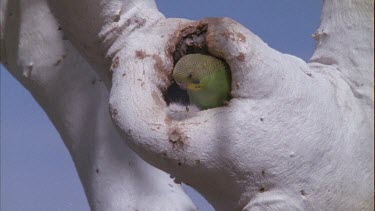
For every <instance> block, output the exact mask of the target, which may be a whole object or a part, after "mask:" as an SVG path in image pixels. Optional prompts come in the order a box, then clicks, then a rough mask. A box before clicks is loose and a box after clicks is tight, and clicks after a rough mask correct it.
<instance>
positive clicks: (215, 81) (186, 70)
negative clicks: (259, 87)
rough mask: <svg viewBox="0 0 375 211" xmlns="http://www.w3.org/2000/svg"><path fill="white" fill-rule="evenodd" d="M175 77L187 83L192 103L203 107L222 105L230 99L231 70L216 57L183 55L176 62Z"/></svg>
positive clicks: (177, 80)
mask: <svg viewBox="0 0 375 211" xmlns="http://www.w3.org/2000/svg"><path fill="white" fill-rule="evenodd" d="M173 78H174V80H175V81H176V82H177V83H179V84H180V85H181V84H184V85H187V87H188V89H187V93H188V95H189V100H190V103H191V104H195V105H196V106H198V107H199V108H201V109H209V108H214V107H218V106H222V105H224V102H225V101H228V100H229V99H230V86H231V77H230V70H229V68H228V66H227V65H226V64H225V63H224V62H223V61H221V60H219V59H217V58H215V57H212V56H207V55H202V54H188V55H186V56H183V57H182V58H181V59H180V60H179V61H178V62H177V64H176V67H175V69H174V71H173Z"/></svg>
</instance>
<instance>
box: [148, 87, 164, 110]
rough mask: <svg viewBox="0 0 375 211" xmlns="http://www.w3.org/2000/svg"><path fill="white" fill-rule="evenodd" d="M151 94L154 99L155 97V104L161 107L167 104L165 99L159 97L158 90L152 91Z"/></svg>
mask: <svg viewBox="0 0 375 211" xmlns="http://www.w3.org/2000/svg"><path fill="white" fill-rule="evenodd" d="M151 96H152V99H154V102H155V104H156V105H157V106H159V107H161V108H162V107H165V106H166V104H165V102H164V100H162V99H161V98H160V97H159V95H158V93H157V92H156V91H152V93H151Z"/></svg>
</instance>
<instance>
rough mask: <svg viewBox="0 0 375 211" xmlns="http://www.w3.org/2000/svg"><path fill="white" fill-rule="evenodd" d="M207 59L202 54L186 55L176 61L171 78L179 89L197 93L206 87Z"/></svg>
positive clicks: (208, 70) (207, 57)
mask: <svg viewBox="0 0 375 211" xmlns="http://www.w3.org/2000/svg"><path fill="white" fill-rule="evenodd" d="M211 58H213V57H209V56H206V55H202V54H188V55H185V56H183V57H182V58H181V59H180V60H178V62H177V64H176V66H175V68H174V70H173V78H174V80H175V81H176V83H177V84H178V85H179V86H180V88H181V89H184V90H189V91H199V90H201V89H202V88H204V87H205V86H206V85H207V82H208V79H209V77H208V76H209V74H210V72H211V69H212V67H210V59H211Z"/></svg>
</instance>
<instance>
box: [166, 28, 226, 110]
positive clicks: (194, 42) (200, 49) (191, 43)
mask: <svg viewBox="0 0 375 211" xmlns="http://www.w3.org/2000/svg"><path fill="white" fill-rule="evenodd" d="M207 28H208V26H207V24H202V25H199V26H197V27H188V28H186V29H184V30H183V31H182V34H181V39H180V40H179V41H178V43H177V45H176V47H175V51H174V53H173V65H176V63H177V62H178V60H179V59H181V58H182V57H183V56H185V55H187V54H197V53H199V54H204V55H209V56H213V55H211V54H209V52H208V48H207V43H206V32H207ZM216 58H218V57H216ZM218 59H220V60H222V61H224V62H225V64H226V65H228V64H227V63H226V61H225V60H223V59H222V58H218ZM228 67H229V65H228ZM172 80H173V79H172ZM164 100H165V102H166V103H167V105H168V106H169V105H170V104H171V103H178V104H182V105H184V106H188V105H189V104H190V103H189V96H188V94H187V92H186V90H183V89H181V88H180V87H179V86H178V85H177V83H176V82H175V81H174V80H173V81H172V84H171V85H170V86H169V87H168V89H167V90H166V91H165V93H164Z"/></svg>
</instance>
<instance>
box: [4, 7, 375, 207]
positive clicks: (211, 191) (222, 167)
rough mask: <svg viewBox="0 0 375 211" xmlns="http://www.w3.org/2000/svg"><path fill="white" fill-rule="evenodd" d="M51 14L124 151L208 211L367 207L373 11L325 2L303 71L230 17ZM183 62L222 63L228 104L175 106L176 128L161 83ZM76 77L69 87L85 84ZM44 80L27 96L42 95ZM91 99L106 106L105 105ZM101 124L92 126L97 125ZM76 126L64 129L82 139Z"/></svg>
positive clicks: (118, 10)
mask: <svg viewBox="0 0 375 211" xmlns="http://www.w3.org/2000/svg"><path fill="white" fill-rule="evenodd" d="M49 6H50V8H51V10H52V11H53V14H54V15H55V16H56V18H57V20H58V21H59V23H60V24H61V26H62V28H63V30H64V33H66V36H67V37H68V38H69V40H70V41H71V42H72V44H73V45H74V46H75V48H76V49H78V51H79V52H80V53H81V54H82V55H84V57H85V59H86V60H87V61H88V62H89V63H90V65H91V66H92V67H93V69H94V70H95V71H96V73H97V75H98V77H100V79H101V80H103V81H104V83H105V84H106V88H107V89H108V90H109V92H110V96H109V106H110V113H111V117H112V120H113V122H114V123H115V125H116V127H118V129H119V131H120V133H121V135H122V137H123V140H125V141H126V143H127V144H128V146H129V147H130V148H132V149H133V150H134V151H135V152H136V153H137V154H138V155H139V156H140V157H142V158H143V159H144V160H146V161H147V162H149V163H150V164H152V165H154V166H156V167H158V168H160V169H162V170H164V171H166V172H168V173H171V174H172V175H173V176H174V177H175V181H176V182H179V181H183V182H186V183H188V184H190V185H191V186H193V187H194V188H196V189H197V190H198V191H199V192H201V193H202V194H203V195H204V197H205V198H206V199H207V200H208V201H210V203H212V204H213V206H214V207H215V208H216V209H217V210H264V209H267V210H280V209H281V210H372V209H373V208H374V202H373V188H372V187H373V180H374V176H373V175H374V171H373V164H374V162H373V155H374V151H373V149H374V144H373V138H374V134H373V127H374V122H373V120H372V117H373V114H374V112H373V106H374V98H373V85H374V84H373V67H374V65H373V48H374V44H373V35H374V32H373V28H372V26H373V22H374V21H373V1H370V0H360V1H358V0H357V1H354V0H343V1H338V0H327V1H325V2H324V8H323V13H322V18H321V26H320V28H319V29H318V31H317V32H316V33H315V34H314V38H315V39H316V40H317V48H316V51H315V53H314V55H313V57H312V58H311V61H310V62H309V63H305V62H304V61H302V60H301V59H299V58H296V57H294V56H290V55H286V54H282V53H280V52H278V51H276V50H274V49H272V48H270V47H268V46H267V45H266V44H265V43H264V42H263V41H262V40H261V39H260V38H258V37H257V36H255V35H254V34H253V33H251V32H250V31H249V30H248V29H246V28H244V27H243V26H241V25H240V24H238V23H236V22H235V21H233V20H231V19H228V18H221V19H217V18H213V19H203V20H200V21H196V22H192V21H188V20H183V19H166V18H165V17H164V16H163V15H162V14H160V13H159V12H158V10H157V8H156V6H155V3H154V2H153V1H151V0H149V1H139V0H127V1H120V0H115V1H109V0H97V1H95V2H90V3H88V2H86V1H79V2H77V1H73V0H64V1H63V0H49ZM82 11H84V12H82ZM22 12H23V11H22ZM21 23H22V22H21ZM21 28H22V27H21ZM21 40H22V39H21ZM9 47H11V46H9ZM7 49H9V48H7ZM15 49H16V48H15ZM54 49H58V48H57V47H56V48H54ZM191 52H200V53H208V54H210V55H213V56H216V57H218V58H221V59H223V60H225V61H226V62H227V63H228V65H229V66H230V69H231V74H232V90H231V95H232V99H231V100H230V102H229V103H228V105H226V106H223V107H218V108H213V109H208V110H204V111H186V110H184V107H181V108H180V111H178V112H179V113H180V114H181V113H182V114H183V115H182V118H181V115H180V114H179V115H177V116H178V118H177V116H176V115H175V111H172V110H171V107H170V106H169V105H170V104H168V102H169V99H168V94H167V92H168V89H169V87H170V86H171V84H172V78H171V72H172V70H173V65H174V63H175V62H177V60H178V59H179V58H180V57H181V56H182V55H185V54H187V53H191ZM25 55H27V54H25ZM27 56H28V57H26V56H25V61H24V60H20V59H19V58H20V54H19V55H18V63H19V64H21V65H20V66H21V67H23V68H19V69H22V70H23V71H24V73H25V74H24V75H27V76H29V75H30V74H28V73H29V72H31V71H28V70H29V69H30V65H29V64H30V61H33V60H30V55H29V54H28V55H27ZM10 58H13V59H16V58H17V54H13V55H11V56H10ZM41 58H44V57H41ZM41 58H39V60H42V59H41ZM26 59H27V60H26ZM20 61H21V63H20ZM14 63H15V62H14ZM34 63H35V62H34ZM11 69H14V70H16V69H17V68H11ZM75 73H76V74H79V77H78V78H75V80H76V81H77V82H76V83H77V84H82V81H84V80H85V79H84V78H85V77H88V75H89V73H88V71H86V72H85V71H84V70H82V71H79V73H77V72H76V71H75ZM14 74H15V75H16V77H17V74H19V75H20V76H19V77H18V79H19V80H23V79H21V78H22V74H21V73H14ZM44 75H47V73H43V74H40V77H41V78H44V77H46V76H44ZM25 80H26V79H25ZM36 81H39V80H36ZM49 81H50V79H47V80H46V82H45V83H41V85H40V88H39V89H35V91H33V90H31V88H29V89H30V90H31V91H32V92H33V94H34V96H37V95H40V94H42V91H41V88H44V86H46V85H45V84H48V83H47V82H49ZM34 86H35V85H30V87H34ZM69 86H70V85H69ZM100 90H101V92H103V93H105V94H107V93H108V92H107V91H106V90H105V88H101V89H100ZM56 92H58V89H57V90H56V89H55V91H52V92H51V93H46V94H43V96H44V95H45V96H47V95H48V96H50V97H51V96H52V95H53V96H56ZM52 93H53V94H52ZM92 93H94V91H86V92H85V93H84V94H82V95H79V96H78V99H76V100H74V99H73V100H71V99H69V102H71V103H72V104H74V105H77V103H78V104H80V103H88V100H84V97H87V96H91V95H92ZM57 96H59V95H57ZM95 100H97V101H95V102H96V103H95V105H102V106H103V107H104V105H105V103H106V100H107V98H105V97H103V98H101V99H95ZM41 104H42V103H41ZM45 109H46V111H47V112H48V110H49V109H59V108H58V105H46V106H45ZM60 109H62V108H60ZM74 111H75V112H77V113H79V115H82V116H83V117H87V115H88V113H89V112H87V111H86V110H84V111H82V110H78V111H77V110H74ZM75 112H72V111H66V112H65V113H63V114H62V115H61V116H60V118H61V119H65V118H67V117H69V116H72V115H73V113H75ZM50 118H51V119H52V120H53V118H52V117H50ZM74 118H76V117H75V116H74ZM60 121H61V120H60ZM106 121H107V120H106V118H103V117H100V118H97V121H96V124H95V126H97V127H98V128H102V127H104V126H102V125H108V123H107V122H106ZM81 123H82V121H81ZM55 125H57V123H55ZM80 125H82V124H79V125H78V126H73V127H72V126H69V127H68V126H66V127H68V128H72V130H73V129H74V131H77V130H81V131H80V132H77V133H81V132H82V133H84V131H87V130H89V129H87V128H86V126H85V128H84V129H82V128H80V127H79V126H80ZM87 127H88V126H87ZM94 136H95V137H96V136H97V135H94ZM64 141H65V139H64ZM73 142H74V144H72V145H73V146H75V145H76V141H73ZM110 145H111V146H112V144H110ZM68 148H69V146H68ZM79 150H82V149H79ZM71 151H72V150H71ZM73 157H74V155H73ZM101 159H103V158H102V157H101ZM104 160H105V159H104ZM99 161H100V160H99ZM77 166H78V165H77ZM85 167H86V168H87V166H85ZM85 167H82V168H85ZM118 168H121V167H119V166H118ZM105 194H107V193H105ZM88 195H89V198H90V193H89V194H88ZM182 201H184V200H182ZM109 203H111V202H109ZM176 206H177V205H176ZM187 206H188V205H187Z"/></svg>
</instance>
